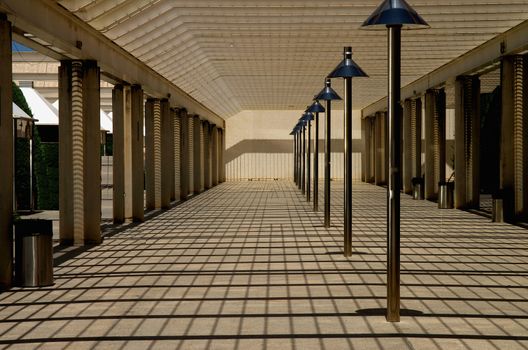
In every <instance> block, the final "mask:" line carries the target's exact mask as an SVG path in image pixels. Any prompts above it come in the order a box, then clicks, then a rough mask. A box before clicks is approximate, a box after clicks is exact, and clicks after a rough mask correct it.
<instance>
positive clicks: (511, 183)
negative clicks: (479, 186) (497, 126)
mask: <svg viewBox="0 0 528 350" xmlns="http://www.w3.org/2000/svg"><path fill="white" fill-rule="evenodd" d="M501 76H502V82H501V85H502V120H501V160H500V185H501V189H502V191H503V210H504V219H505V220H506V221H508V222H515V221H518V220H525V219H526V218H527V211H528V184H527V183H526V181H527V179H528V159H527V158H528V150H527V134H528V124H527V123H528V59H527V58H526V56H508V57H504V58H503V60H502V74H501Z"/></svg>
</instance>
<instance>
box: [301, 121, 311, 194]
mask: <svg viewBox="0 0 528 350" xmlns="http://www.w3.org/2000/svg"><path fill="white" fill-rule="evenodd" d="M302 118H303V120H304V122H305V123H306V128H307V129H308V140H307V143H308V146H307V147H306V201H308V202H309V201H310V186H311V184H310V181H311V176H310V170H311V155H312V149H311V147H310V146H311V142H312V133H311V130H312V120H314V116H313V114H312V113H310V112H304V114H303V117H302Z"/></svg>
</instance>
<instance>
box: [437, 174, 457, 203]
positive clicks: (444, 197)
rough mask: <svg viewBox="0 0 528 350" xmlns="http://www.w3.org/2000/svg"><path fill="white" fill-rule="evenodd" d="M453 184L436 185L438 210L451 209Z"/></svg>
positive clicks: (442, 182) (441, 182) (442, 183)
mask: <svg viewBox="0 0 528 350" xmlns="http://www.w3.org/2000/svg"><path fill="white" fill-rule="evenodd" d="M453 189H454V184H453V182H445V181H440V182H439V183H438V208H439V209H453Z"/></svg>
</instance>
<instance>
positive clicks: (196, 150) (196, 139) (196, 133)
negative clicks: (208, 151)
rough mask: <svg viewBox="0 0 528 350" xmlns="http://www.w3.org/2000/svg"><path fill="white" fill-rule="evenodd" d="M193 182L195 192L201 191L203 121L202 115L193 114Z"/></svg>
mask: <svg viewBox="0 0 528 350" xmlns="http://www.w3.org/2000/svg"><path fill="white" fill-rule="evenodd" d="M192 118H193V121H194V122H193V184H194V188H193V191H194V194H198V193H200V192H201V185H202V172H201V170H202V169H201V168H202V166H201V165H202V164H201V153H202V147H201V141H200V140H201V137H200V129H201V126H202V123H201V122H200V117H199V116H197V115H193V116H192Z"/></svg>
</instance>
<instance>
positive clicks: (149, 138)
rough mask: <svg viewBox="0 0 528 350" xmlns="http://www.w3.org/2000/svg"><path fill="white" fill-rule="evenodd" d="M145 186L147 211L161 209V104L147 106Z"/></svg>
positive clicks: (150, 100)
mask: <svg viewBox="0 0 528 350" xmlns="http://www.w3.org/2000/svg"><path fill="white" fill-rule="evenodd" d="M145 167H146V169H145V185H146V190H147V201H146V206H147V210H153V209H159V208H161V102H160V100H158V99H154V98H149V99H147V103H146V104H145Z"/></svg>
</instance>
